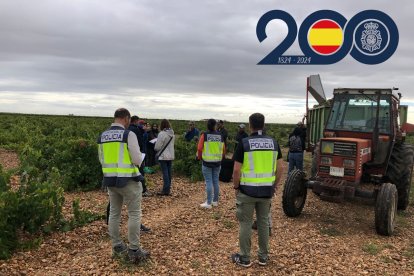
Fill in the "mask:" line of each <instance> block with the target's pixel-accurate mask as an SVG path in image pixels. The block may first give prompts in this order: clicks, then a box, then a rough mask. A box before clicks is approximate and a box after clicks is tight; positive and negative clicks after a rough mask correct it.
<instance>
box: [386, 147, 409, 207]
mask: <svg viewBox="0 0 414 276" xmlns="http://www.w3.org/2000/svg"><path fill="white" fill-rule="evenodd" d="M413 163H414V147H413V146H412V145H409V144H405V143H396V144H395V145H394V148H393V150H392V153H391V157H390V161H389V162H388V168H387V176H388V178H389V180H390V181H391V183H394V184H395V186H396V187H397V190H398V209H399V210H405V209H407V206H408V203H409V200H410V188H411V177H412V174H413Z"/></svg>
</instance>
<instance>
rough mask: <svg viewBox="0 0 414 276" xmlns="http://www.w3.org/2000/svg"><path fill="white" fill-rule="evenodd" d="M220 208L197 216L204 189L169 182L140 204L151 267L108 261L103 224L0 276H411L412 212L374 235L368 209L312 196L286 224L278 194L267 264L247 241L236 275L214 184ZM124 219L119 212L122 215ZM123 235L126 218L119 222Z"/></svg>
mask: <svg viewBox="0 0 414 276" xmlns="http://www.w3.org/2000/svg"><path fill="white" fill-rule="evenodd" d="M150 179H151V181H152V182H153V183H154V184H153V185H154V186H153V187H152V188H151V190H152V191H157V190H158V189H159V187H160V186H161V182H162V181H161V177H160V175H159V174H157V175H153V176H151V177H150ZM220 185H221V198H220V205H219V206H218V207H216V208H213V209H211V210H202V209H200V208H199V204H200V203H201V202H202V201H203V197H204V186H203V183H202V182H199V183H195V184H194V183H189V182H188V180H186V179H182V178H175V179H174V181H173V194H174V196H173V197H156V196H154V197H149V198H144V201H143V222H144V223H145V224H146V225H148V226H150V227H151V228H152V233H149V234H143V235H142V236H141V242H142V245H143V247H144V248H145V249H148V250H149V251H150V252H151V254H152V261H151V262H149V263H147V264H145V265H143V266H140V267H137V266H132V265H127V264H125V263H120V262H118V261H116V260H112V259H111V258H110V254H111V250H110V248H111V245H110V241H109V238H108V236H107V234H106V232H107V227H106V225H105V222H104V221H96V222H94V223H92V224H89V225H87V226H84V227H81V228H77V229H75V230H74V231H71V232H67V233H53V234H52V235H49V236H46V237H45V238H44V241H43V243H42V244H41V246H40V248H38V249H34V250H31V251H26V252H18V253H16V254H15V255H14V256H13V258H12V259H10V260H8V261H0V275H20V274H21V275H24V274H27V275H84V274H88V275H118V274H119V275H122V274H131V273H136V274H140V275H141V274H152V275H160V274H170V275H183V274H186V275H188V274H197V275H229V274H240V275H241V274H261V275H332V274H334V275H360V274H368V275H413V274H414V233H413V230H414V215H413V212H414V211H413V210H414V205H413V204H411V205H410V206H409V208H408V211H406V212H404V213H402V214H400V215H399V216H398V225H397V229H396V234H395V235H394V236H393V237H381V236H378V235H377V234H376V233H375V228H374V212H373V208H372V207H371V206H364V205H356V204H351V203H345V204H342V205H339V204H334V203H328V202H323V201H320V200H319V199H317V198H316V197H315V196H314V195H313V193H311V192H310V193H308V200H307V203H306V205H305V209H304V212H303V214H302V215H301V216H300V217H299V218H296V219H291V218H287V217H286V216H285V215H284V214H283V211H282V209H281V189H279V191H278V192H277V196H276V198H274V199H273V205H272V215H273V236H272V237H271V241H270V248H271V255H270V257H271V261H270V263H269V265H268V266H267V267H264V268H263V267H259V265H258V264H257V263H256V260H257V258H256V250H257V236H256V233H254V234H253V240H252V245H253V246H252V259H253V261H255V263H254V265H253V266H252V267H251V268H248V269H245V268H241V267H237V266H236V265H234V264H232V263H231V261H230V257H229V256H230V254H231V253H234V252H236V251H237V250H238V223H237V220H236V218H235V208H234V206H235V204H234V190H233V189H232V186H231V184H228V183H221V184H220ZM75 198H80V199H81V206H82V207H83V208H87V209H90V210H92V211H95V212H101V213H102V212H104V211H105V207H106V203H107V195H106V194H105V193H103V192H99V191H95V192H88V193H75V194H67V195H66V205H67V208H66V209H67V211H70V208H69V206H70V205H71V202H72V200H73V199H75ZM124 213H125V210H124ZM122 226H123V233H124V236H125V233H126V216H124V217H123V220H122Z"/></svg>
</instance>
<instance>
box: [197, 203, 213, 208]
mask: <svg viewBox="0 0 414 276" xmlns="http://www.w3.org/2000/svg"><path fill="white" fill-rule="evenodd" d="M200 207H201V208H206V209H211V204H208V203H207V202H204V203H201V204H200Z"/></svg>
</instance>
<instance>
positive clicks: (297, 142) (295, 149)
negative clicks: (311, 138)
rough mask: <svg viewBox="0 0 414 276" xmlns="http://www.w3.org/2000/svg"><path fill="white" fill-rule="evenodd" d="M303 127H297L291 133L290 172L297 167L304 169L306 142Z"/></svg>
mask: <svg viewBox="0 0 414 276" xmlns="http://www.w3.org/2000/svg"><path fill="white" fill-rule="evenodd" d="M302 133H303V132H302V128H301V127H299V126H298V127H296V128H295V129H294V130H293V132H292V133H291V134H290V135H289V143H288V144H289V170H288V174H290V173H291V172H292V171H293V170H294V169H295V168H296V169H298V170H301V171H303V151H304V150H305V142H304V140H303V139H302V137H301V135H302Z"/></svg>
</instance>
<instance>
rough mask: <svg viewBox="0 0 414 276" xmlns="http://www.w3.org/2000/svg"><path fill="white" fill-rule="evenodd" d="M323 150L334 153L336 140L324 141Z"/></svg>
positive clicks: (322, 143)
mask: <svg viewBox="0 0 414 276" xmlns="http://www.w3.org/2000/svg"><path fill="white" fill-rule="evenodd" d="M321 152H322V154H333V153H334V142H331V141H322V142H321Z"/></svg>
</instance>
